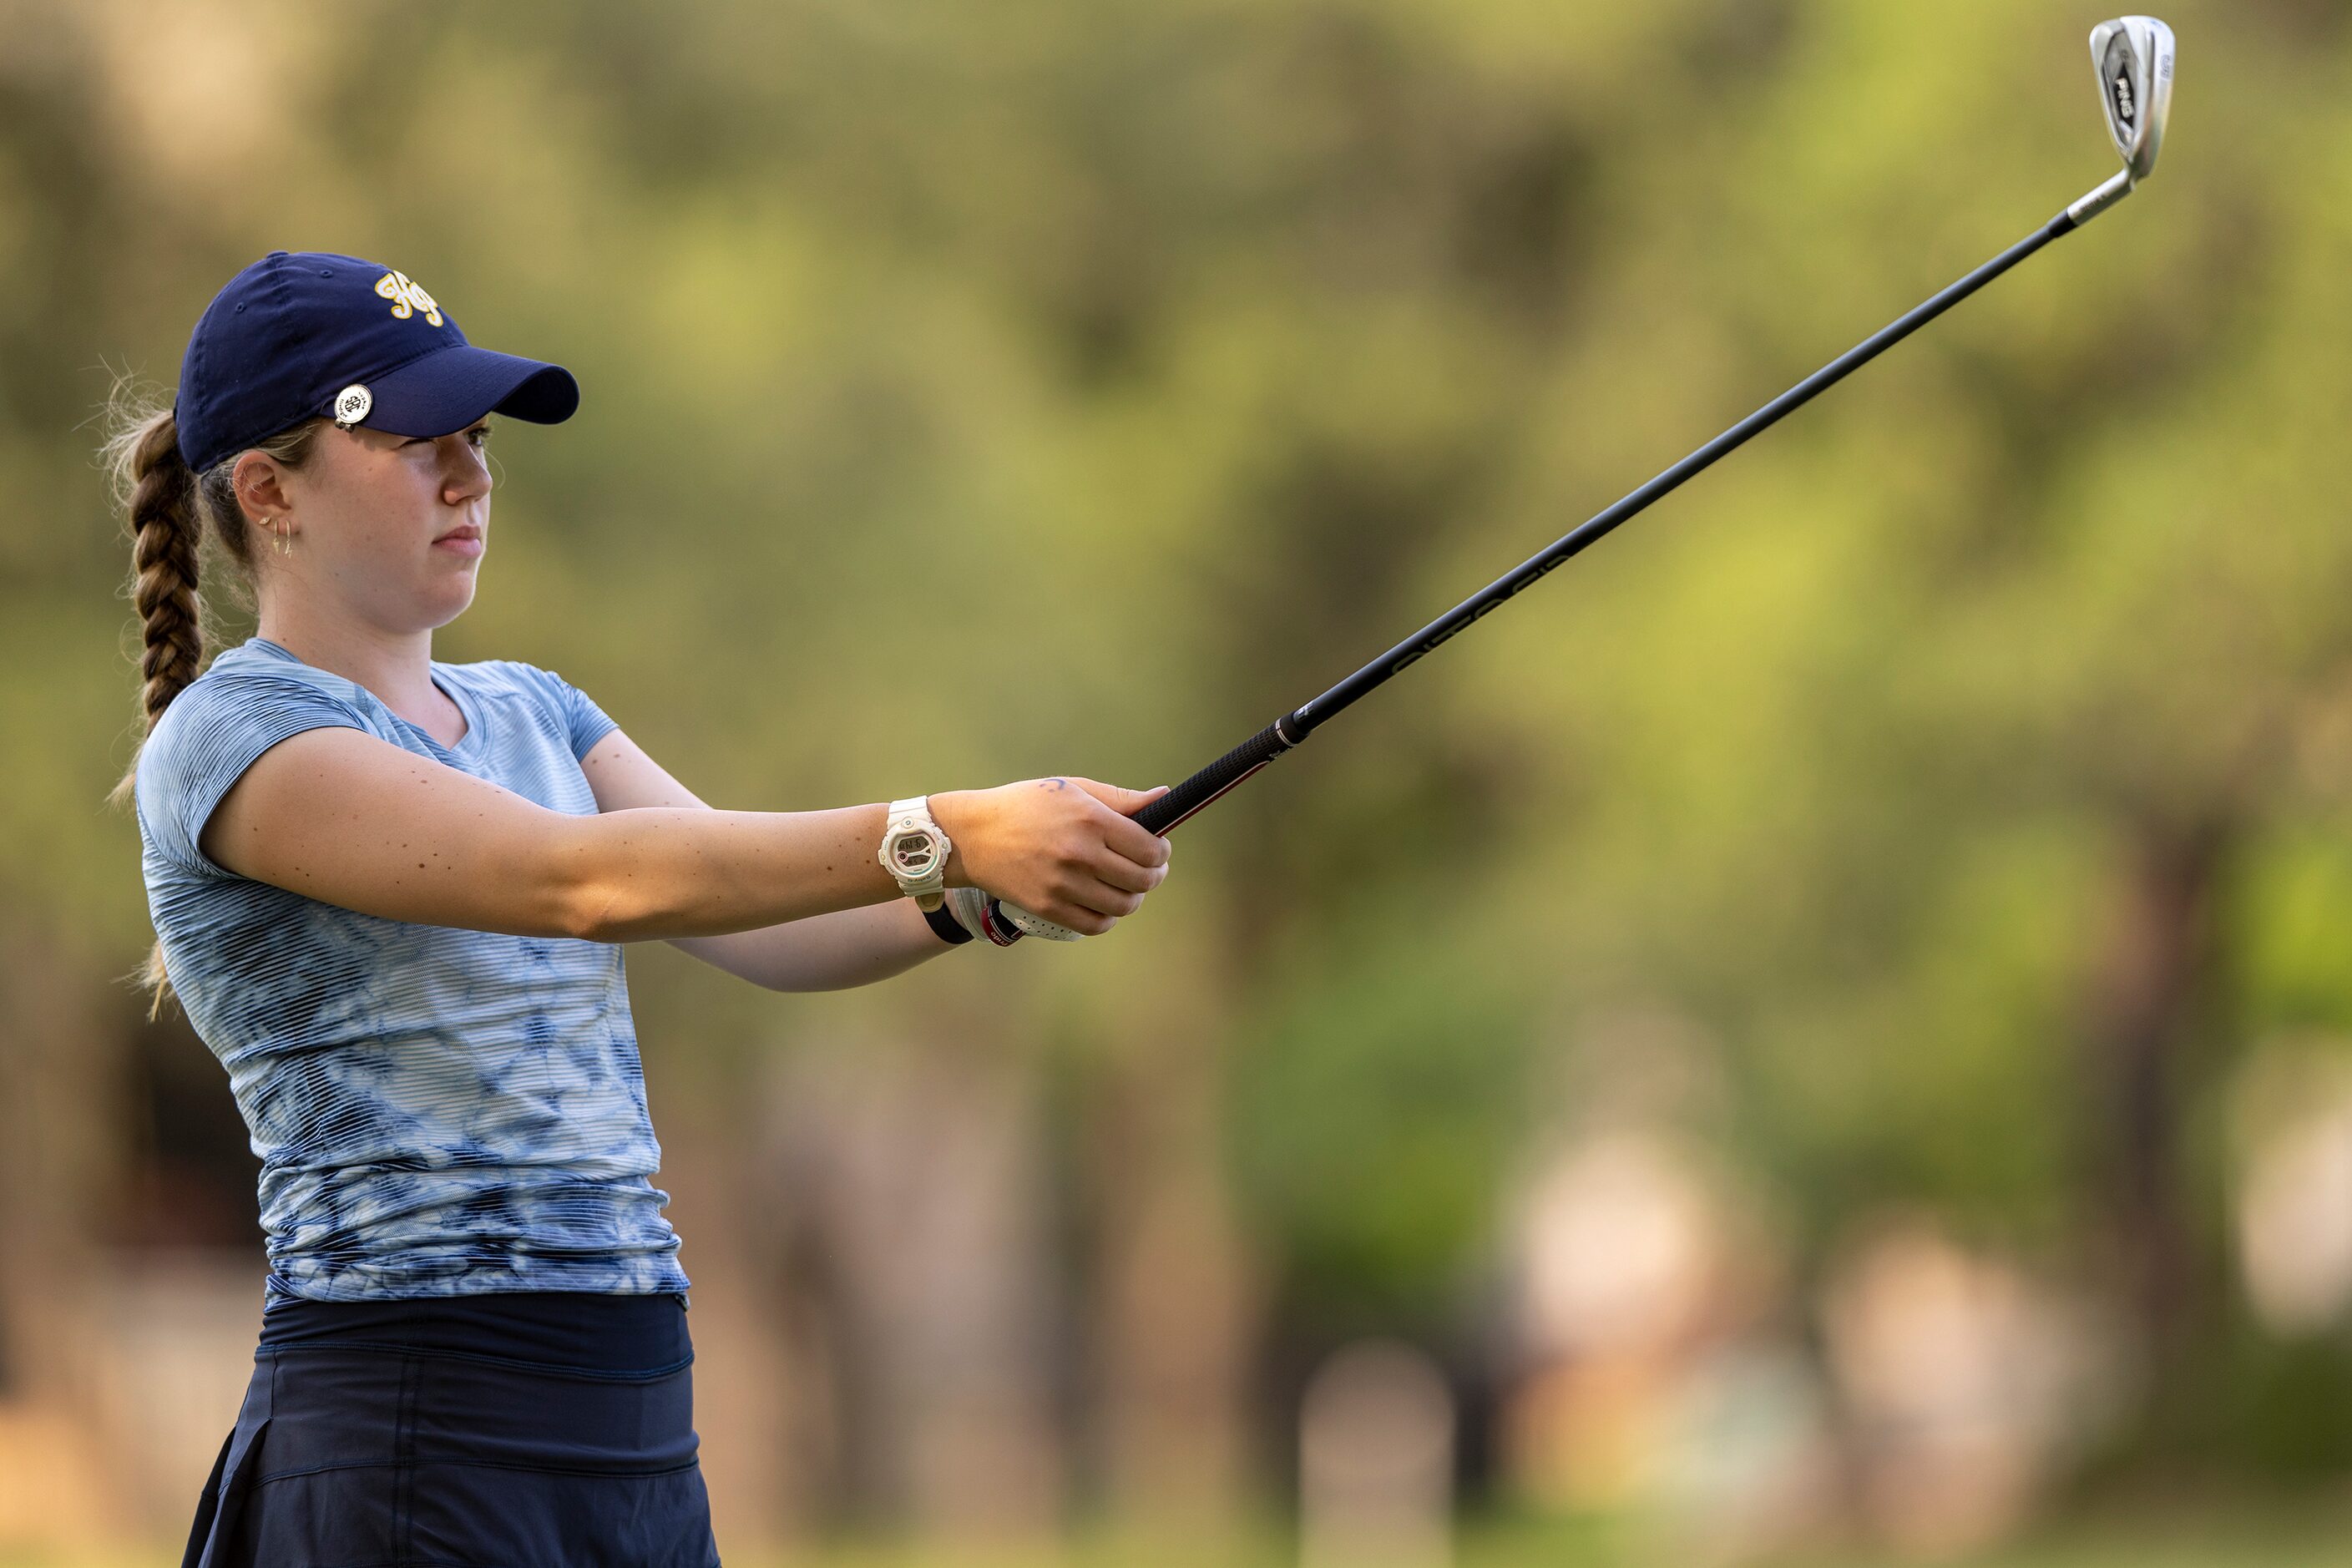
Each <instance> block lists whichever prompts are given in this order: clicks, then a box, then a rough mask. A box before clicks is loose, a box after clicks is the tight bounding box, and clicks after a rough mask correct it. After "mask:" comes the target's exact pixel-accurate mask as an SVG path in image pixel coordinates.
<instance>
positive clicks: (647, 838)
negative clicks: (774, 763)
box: [198, 728, 1167, 942]
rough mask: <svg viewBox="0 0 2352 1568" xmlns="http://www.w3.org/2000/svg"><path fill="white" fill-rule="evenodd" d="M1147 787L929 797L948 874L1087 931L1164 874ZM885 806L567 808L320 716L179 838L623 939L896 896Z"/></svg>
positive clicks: (463, 917) (542, 924)
mask: <svg viewBox="0 0 2352 1568" xmlns="http://www.w3.org/2000/svg"><path fill="white" fill-rule="evenodd" d="M599 744H600V745H601V744H603V742H599ZM593 754H594V753H593V752H591V755H592V756H593ZM671 784H672V785H673V786H674V785H675V781H671ZM688 798H691V797H690V796H689V797H688ZM1146 798H1148V797H1146V796H1143V795H1136V794H1134V792H1131V791H1126V790H1117V789H1113V788H1111V787H1110V786H1108V785H1101V784H1091V783H1090V782H1089V781H1086V780H1061V779H1038V780H1030V781H1027V782H1025V783H1023V784H1007V785H1004V786H1003V787H1001V788H998V789H993V790H979V791H956V792H952V793H951V794H949V795H938V796H934V797H933V811H934V814H935V815H937V816H939V817H940V825H941V826H943V827H945V828H946V829H947V831H948V832H949V834H950V836H952V837H954V838H955V839H956V840H957V853H956V856H955V858H954V859H953V860H951V861H950V867H949V876H950V880H953V881H968V882H970V883H971V885H974V886H978V887H982V888H985V889H988V890H989V891H990V892H992V893H994V894H996V895H997V896H999V897H1001V898H1009V899H1013V900H1018V901H1020V902H1021V903H1022V904H1023V905H1024V907H1026V908H1030V909H1034V910H1038V911H1039V912H1040V913H1045V912H1046V911H1047V910H1055V911H1058V912H1054V913H1050V914H1048V917H1047V918H1049V919H1053V920H1057V921H1062V923H1064V924H1068V925H1072V926H1073V927H1074V928H1075V929H1079V930H1085V931H1088V932H1089V933H1090V934H1092V933H1099V932H1101V931H1108V929H1110V927H1111V926H1112V925H1115V924H1117V923H1118V919H1119V918H1120V917H1121V916H1124V915H1128V914H1131V913H1133V912H1134V910H1135V909H1136V908H1137V906H1138V905H1139V904H1140V903H1141V901H1142V895H1143V894H1144V893H1146V892H1148V891H1149V890H1150V889H1152V888H1154V887H1157V886H1158V885H1159V882H1160V878H1161V876H1162V875H1164V869H1163V868H1164V867H1165V865H1166V863H1167V844H1166V841H1165V840H1163V839H1159V838H1155V837H1152V836H1151V835H1150V833H1148V832H1146V831H1145V830H1144V829H1143V828H1142V827H1140V826H1137V825H1136V824H1135V823H1134V822H1132V821H1130V820H1129V818H1128V816H1126V815H1125V810H1131V809H1133V807H1134V805H1139V804H1140V803H1141V802H1142V801H1143V800H1144V799H1146ZM1122 808H1123V809H1122ZM886 815H887V808H886V807H885V806H884V805H881V804H880V803H875V804H871V805H854V806H845V807H842V808H840V809H837V810H830V811H792V812H766V811H714V810H711V809H710V808H709V807H707V806H704V805H700V804H699V803H696V804H695V805H647V806H642V807H636V808H632V809H626V810H618V811H610V812H600V813H598V814H597V815H595V816H572V815H570V814H568V813H564V812H560V811H551V810H549V809H548V808H546V807H544V806H541V805H538V804H536V803H535V802H532V801H530V800H527V799H525V798H524V797H522V796H521V795H517V794H515V793H514V792H513V791H511V790H508V789H505V788H502V787H500V786H499V785H498V784H491V783H488V781H486V780H482V779H478V778H476V777H474V776H473V775H471V774H469V773H464V772H462V771H460V770H458V769H456V768H451V767H447V766H445V765H444V764H442V763H437V762H434V761H432V760H431V759H429V758H425V757H420V756H417V755H415V754H414V753H412V752H405V751H403V750H402V749H401V748H399V747H397V746H394V745H391V744H389V743H388V742H383V741H381V740H378V739H377V738H376V737H374V736H373V735H370V734H367V733H365V732H364V731H359V730H354V729H345V728H324V729H316V730H306V731H302V732H301V733H299V734H297V735H294V736H292V737H291V738H289V739H288V740H285V741H281V742H278V744H277V745H275V746H272V747H271V748H270V749H269V750H268V751H267V752H263V753H262V755H261V756H260V757H259V758H258V759H257V760H256V761H255V762H254V763H252V764H251V765H250V766H248V767H247V768H246V770H245V771H244V773H242V774H241V775H239V777H238V779H237V781H236V784H233V785H232V786H231V787H230V788H229V790H228V792H227V793H226V795H223V796H222V797H221V801H220V803H219V805H216V806H215V807H214V809H213V811H212V814H211V816H210V817H209V818H208V819H207V821H206V822H205V826H204V829H203V833H202V836H201V837H200V839H199V841H198V845H199V847H200V848H201V849H202V850H203V852H204V854H205V856H207V857H208V858H211V859H212V860H213V861H214V862H215V863H216V864H218V865H220V866H223V867H225V868H227V869H228V870H230V871H233V872H235V873H236V874H237V875H239V876H243V877H249V878H252V879H255V880H257V881H263V882H268V883H271V884H273V885H274V886H277V887H281V888H287V889H291V890H292V891H295V892H298V893H302V894H305V895H307V896H309V897H310V898H314V899H318V900H320V901H322V902H325V903H331V904H336V905H340V906H341V907H342V908H345V909H352V910H360V911H362V913H367V914H375V915H382V916H384V917H386V918H388V919H392V920H401V921H415V922H418V923H422V924H428V925H448V926H460V927H466V928H469V929H472V930H477V931H508V932H512V933H516V934H519V935H529V936H570V937H583V938H586V939H588V940H591V941H596V942H637V941H648V940H653V939H656V938H659V939H677V938H683V937H709V936H720V935H725V934H727V933H730V932H737V931H755V930H759V929H762V928H765V927H770V926H775V925H780V924H782V923H784V922H786V921H798V920H803V919H806V918H808V917H810V916H814V915H826V914H832V913H835V912H836V911H840V910H864V909H865V908H866V906H869V905H875V904H882V903H886V902H896V901H897V900H898V886H897V884H896V883H894V882H893V881H892V880H891V879H890V877H889V875H888V874H887V872H885V871H884V870H883V869H882V868H881V866H880V865H879V864H877V861H876V859H875V852H876V849H877V847H878V846H879V845H880V842H881V837H882V828H883V820H884V817H885V816H886ZM877 918H879V917H877Z"/></svg>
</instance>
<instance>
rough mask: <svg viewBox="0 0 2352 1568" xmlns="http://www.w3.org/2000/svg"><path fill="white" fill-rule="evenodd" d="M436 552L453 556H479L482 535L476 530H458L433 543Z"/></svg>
mask: <svg viewBox="0 0 2352 1568" xmlns="http://www.w3.org/2000/svg"><path fill="white" fill-rule="evenodd" d="M433 548H434V549H436V550H446V551H448V552H450V553H451V554H453V555H468V556H471V555H479V554H480V553H481V552H482V535H481V531H479V530H478V529H470V528H460V529H457V530H454V531H450V532H448V533H445V534H443V535H442V536H441V537H440V538H438V539H436V540H435V541H434V542H433Z"/></svg>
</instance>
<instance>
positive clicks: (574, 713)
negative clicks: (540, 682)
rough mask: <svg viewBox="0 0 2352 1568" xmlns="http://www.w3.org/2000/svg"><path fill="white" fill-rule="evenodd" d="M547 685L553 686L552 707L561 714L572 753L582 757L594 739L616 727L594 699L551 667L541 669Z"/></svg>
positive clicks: (590, 748)
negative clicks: (553, 701)
mask: <svg viewBox="0 0 2352 1568" xmlns="http://www.w3.org/2000/svg"><path fill="white" fill-rule="evenodd" d="M544 673H545V675H546V676H547V679H548V684H549V685H550V686H551V687H552V688H554V690H555V701H556V707H557V710H559V711H561V712H562V715H563V726H564V729H565V731H566V732H567V733H568V734H569V735H570V736H571V740H572V756H573V757H575V758H580V757H585V756H586V755H587V754H588V753H589V752H590V751H591V750H593V748H594V746H595V744H596V742H599V741H601V740H603V739H604V737H605V736H607V735H609V734H611V733H612V732H613V731H615V730H617V729H619V728H620V725H618V724H616V723H614V721H612V719H611V718H610V717H608V716H607V715H606V713H605V712H604V710H603V709H602V708H599V707H597V706H596V703H595V700H594V699H593V698H592V697H590V696H589V695H588V694H587V693H586V692H584V691H583V690H581V689H579V688H578V687H576V686H574V685H572V683H571V682H570V681H568V680H566V679H563V677H562V676H560V675H558V674H556V673H555V671H553V670H547V671H545V672H544Z"/></svg>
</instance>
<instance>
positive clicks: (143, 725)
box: [100, 378, 321, 1020]
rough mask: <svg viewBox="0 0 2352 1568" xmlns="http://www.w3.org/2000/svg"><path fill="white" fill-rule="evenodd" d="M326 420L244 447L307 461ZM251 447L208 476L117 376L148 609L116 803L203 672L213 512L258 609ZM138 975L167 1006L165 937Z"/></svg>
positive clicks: (114, 401)
mask: <svg viewBox="0 0 2352 1568" xmlns="http://www.w3.org/2000/svg"><path fill="white" fill-rule="evenodd" d="M320 423H321V421H320V420H316V419H312V420H306V421H304V422H303V423H302V424H300V425H297V426H294V427H293V428H292V429H289V430H285V431H281V432H279V433H278V435H275V436H273V437H270V438H269V439H268V440H266V441H257V442H255V443H253V445H252V446H251V447H247V448H245V449H244V450H246V451H261V452H265V453H267V454H268V455H269V456H270V457H272V458H277V459H278V461H279V462H281V463H283V464H285V465H286V466H287V467H288V468H300V467H301V466H302V463H303V460H304V459H305V458H308V457H309V456H310V447H311V445H312V443H313V441H314V440H315V439H316V437H317V435H318V430H319V426H320ZM242 455H243V452H242V451H241V452H238V453H236V454H232V455H231V456H229V457H227V458H223V459H222V460H221V461H220V462H218V463H215V465H214V466H213V467H211V468H207V469H205V472H204V473H203V474H201V475H199V474H197V473H195V472H194V470H193V469H191V468H189V467H188V465H187V462H186V460H185V459H184V458H182V457H181V456H180V428H179V423H178V421H177V420H176V419H175V418H174V417H173V405H172V403H171V402H170V401H168V400H166V399H165V398H163V396H162V395H159V394H156V393H152V392H144V391H142V390H140V389H138V388H137V387H135V386H134V385H133V384H131V382H130V381H129V379H128V378H125V379H123V380H121V381H119V382H117V383H116V384H115V387H114V391H113V394H112V395H111V396H110V398H109V400H108V405H107V437H106V444H105V446H104V447H102V448H101V449H100V457H101V460H102V461H103V463H104V465H105V468H106V470H107V473H108V477H109V479H110V483H111V486H112V490H113V495H114V503H115V505H116V507H117V508H118V509H119V510H121V512H122V513H123V517H124V522H125V526H126V528H127V530H128V531H129V532H130V535H131V584H130V590H129V596H130V598H131V603H132V604H133V605H136V606H137V608H138V611H139V624H140V634H141V644H142V652H141V654H140V658H139V668H140V677H141V681H140V688H139V721H138V723H139V738H138V740H137V742H135V743H134V745H133V747H132V749H131V764H130V766H129V767H127V768H126V769H124V770H123V774H122V777H121V780H119V781H118V782H117V783H116V784H115V785H114V787H113V789H111V790H110V791H109V792H108V793H107V797H106V798H107V803H108V804H109V805H116V806H121V805H129V804H131V801H132V799H133V798H134V797H135V795H136V792H137V785H138V780H139V752H141V751H142V750H143V749H144V747H145V745H146V740H147V736H148V734H149V733H150V732H151V731H152V730H153V729H154V727H155V721H156V720H158V719H160V718H162V717H163V710H165V709H166V708H169V707H170V706H171V705H172V700H173V698H175V697H177V696H178V695H179V694H180V693H181V692H183V691H184V690H186V689H188V687H189V686H190V685H191V684H192V683H193V682H194V680H195V679H196V677H197V675H198V674H200V673H201V672H202V668H203V665H204V661H205V643H206V641H207V640H208V639H207V637H206V628H205V600H204V597H203V595H201V594H199V593H198V592H197V587H196V584H197V579H198V575H199V561H200V557H201V555H202V553H203V546H204V542H205V521H206V520H207V519H209V520H210V521H211V523H212V530H211V531H212V533H213V534H214V536H215V539H216V540H217V542H218V543H219V544H220V546H221V549H222V551H223V552H225V553H226V555H227V557H228V560H229V564H230V566H231V570H230V572H229V574H228V576H227V583H228V585H229V590H230V595H229V596H230V597H231V599H232V600H234V601H235V602H236V604H237V605H238V607H239V608H241V609H242V610H244V611H245V612H246V613H247V614H248V615H251V614H254V613H256V612H257V605H256V601H255V596H254V573H255V562H254V552H253V548H252V531H251V529H250V527H249V525H248V524H247V521H246V517H245V509H244V508H243V507H242V506H241V505H239V504H238V502H237V499H236V481H235V479H234V477H233V476H234V474H235V470H236V459H237V458H238V457H241V456H242ZM212 640H217V639H216V638H215V639H212ZM132 978H134V979H136V980H137V981H138V983H139V984H141V986H142V987H143V988H144V989H145V990H146V991H147V992H148V993H149V994H150V1003H149V1006H148V1009H147V1016H148V1017H149V1019H151V1020H152V1019H153V1018H155V1017H156V1016H158V1015H159V1014H161V1012H162V1011H163V998H164V996H165V994H167V993H168V992H169V991H170V989H171V977H170V975H169V974H168V973H166V972H165V970H164V967H163V942H161V941H158V942H155V944H154V945H153V946H152V948H150V949H149V950H148V953H147V962H146V963H145V964H144V965H142V967H141V968H140V969H139V970H138V971H137V972H136V973H135V974H134V975H133V976H132Z"/></svg>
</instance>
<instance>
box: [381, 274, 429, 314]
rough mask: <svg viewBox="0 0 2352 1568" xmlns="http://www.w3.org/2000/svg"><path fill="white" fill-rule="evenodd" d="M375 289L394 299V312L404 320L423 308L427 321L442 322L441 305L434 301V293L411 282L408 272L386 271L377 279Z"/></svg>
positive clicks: (389, 298) (386, 297) (385, 296)
mask: <svg viewBox="0 0 2352 1568" xmlns="http://www.w3.org/2000/svg"><path fill="white" fill-rule="evenodd" d="M375 291H376V292H377V293H379V294H381V295H383V297H384V298H385V299H387V300H391V301H392V313H393V314H394V315H395V316H398V317H399V318H400V319H401V320H402V321H406V320H408V318H409V317H411V316H413V315H415V314H416V313H417V312H418V311H419V310H422V311H424V312H425V320H426V321H430V322H432V323H433V324H434V325H435V326H436V327H437V326H439V325H440V324H441V307H440V306H438V305H436V304H435V303H434V302H433V296H432V295H430V294H427V293H426V292H425V290H424V289H419V288H418V287H417V286H416V285H415V284H414V283H412V282H410V281H409V280H408V274H407V273H405V272H387V273H385V274H384V275H383V277H381V278H379V279H376V280H375Z"/></svg>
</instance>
